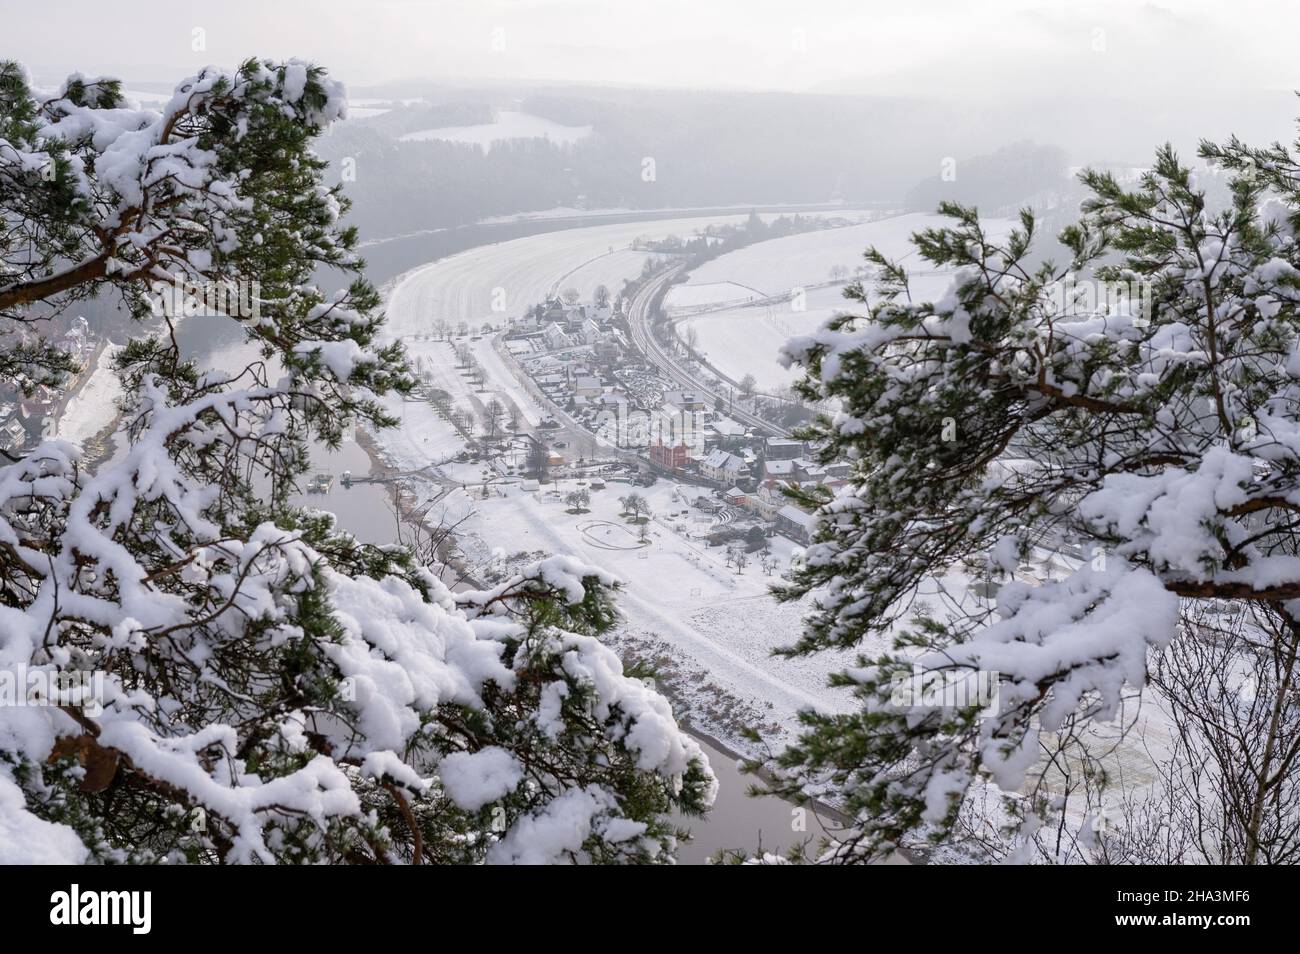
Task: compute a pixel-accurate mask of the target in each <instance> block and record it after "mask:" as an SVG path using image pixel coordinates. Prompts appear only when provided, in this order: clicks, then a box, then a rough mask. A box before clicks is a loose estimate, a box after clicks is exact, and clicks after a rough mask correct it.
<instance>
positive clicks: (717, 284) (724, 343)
mask: <svg viewBox="0 0 1300 954" xmlns="http://www.w3.org/2000/svg"><path fill="white" fill-rule="evenodd" d="M948 221H949V220H947V219H944V218H943V217H942V216H937V215H927V214H921V213H913V214H908V215H900V216H895V217H893V218H888V219H882V220H880V221H877V222H869V223H867V224H865V225H854V226H847V227H845V228H841V229H831V230H828V231H824V232H809V233H804V234H801V235H792V236H788V237H786V238H780V239H773V240H771V241H768V242H759V243H757V244H755V245H751V246H748V247H747V248H742V249H738V250H736V251H734V252H729V253H728V254H726V255H722V256H720V257H718V258H716V259H714V260H713V261H711V262H706V263H705V264H704V265H702V266H701V267H700V268H698V269H696V270H695V271H693V272H692V273H691V275H690V279H689V280H688V281H687V282H686V283H685V284H682V285H676V286H674V287H673V289H672V290H671V291H670V292H669V293H668V296H667V299H666V301H665V306H666V308H667V311H668V313H669V314H674V313H676V314H678V315H689V316H690V317H687V318H684V319H683V320H682V322H681V323H680V325H679V327H678V333H679V334H684V333H685V330H686V328H692V329H694V331H695V333H696V334H697V335H698V338H699V348H700V350H701V351H702V352H703V353H704V356H705V358H706V360H707V361H708V362H709V363H710V364H711V365H713V366H714V367H715V368H717V369H718V370H719V371H721V372H722V373H723V374H725V375H727V376H728V377H730V378H732V379H733V380H740V379H741V378H743V377H744V376H745V375H746V374H752V375H754V378H755V380H757V382H758V386H759V388H760V389H762V390H768V391H770V390H774V389H778V388H781V387H784V386H787V385H789V384H792V383H793V382H794V381H795V380H796V379H797V378H798V377H799V372H798V370H797V369H796V370H790V369H787V368H784V367H782V366H781V364H780V362H779V360H778V356H779V354H780V351H781V347H782V346H783V345H784V344H785V343H786V341H788V340H789V339H790V338H792V337H795V336H796V335H805V334H810V333H811V332H813V331H816V330H817V329H818V328H819V327H821V326H822V325H823V324H825V323H826V321H827V320H829V319H830V318H831V317H832V316H834V315H836V314H838V313H840V312H843V311H852V310H853V308H854V305H855V304H856V303H854V302H850V301H846V300H845V298H844V295H843V288H844V285H843V283H837V284H828V283H829V282H830V273H831V269H832V268H834V267H836V266H842V267H844V268H845V269H847V270H848V271H849V272H850V273H852V272H854V271H855V270H857V269H858V268H859V267H860V266H861V265H862V264H863V260H862V253H863V251H864V250H865V249H866V248H867V247H868V246H870V245H875V246H877V247H878V248H880V249H881V250H882V251H884V252H885V254H886V255H888V256H890V257H891V258H895V259H898V260H900V261H902V262H904V263H905V264H906V265H909V266H911V267H913V268H917V269H918V270H917V271H916V272H915V273H914V274H913V276H912V290H913V295H914V297H916V298H918V299H920V300H925V299H934V298H937V297H939V296H940V295H942V294H943V293H944V291H946V290H947V288H948V285H949V284H950V283H951V280H952V278H951V276H950V275H947V274H940V273H934V272H929V271H924V270H920V269H919V266H920V265H922V264H923V263H921V262H920V261H919V260H918V258H917V257H916V255H915V253H914V252H913V251H912V248H911V246H910V245H909V244H908V238H909V236H911V235H912V233H914V232H916V231H918V230H920V229H924V228H930V227H933V226H937V225H940V224H945V223H947V222H948ZM986 224H987V226H988V228H989V231H990V233H991V234H993V235H1000V234H1005V232H1006V230H1007V229H1008V228H1009V227H1010V225H1011V223H1010V222H1009V221H1006V220H995V219H990V220H989V221H988V222H987V223H986ZM818 286H820V287H818ZM795 288H801V289H804V291H803V293H802V295H801V296H800V297H796V298H791V297H790V296H791V292H792V290H793V289H795ZM773 297H777V298H778V299H779V300H776V301H768V300H764V299H768V298H773ZM746 302H748V304H746ZM711 305H712V306H717V307H716V309H711V310H705V311H703V312H702V313H700V314H692V312H693V311H694V310H696V309H700V308H708V307H709V306H711Z"/></svg>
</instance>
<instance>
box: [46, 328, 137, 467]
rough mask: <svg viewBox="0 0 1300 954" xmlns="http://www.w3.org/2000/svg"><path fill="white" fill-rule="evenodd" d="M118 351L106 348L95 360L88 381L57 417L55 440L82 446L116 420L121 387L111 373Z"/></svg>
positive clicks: (110, 346) (110, 347) (111, 347)
mask: <svg viewBox="0 0 1300 954" xmlns="http://www.w3.org/2000/svg"><path fill="white" fill-rule="evenodd" d="M119 350H120V349H119V348H117V347H115V346H113V345H109V346H107V347H105V348H104V349H103V351H101V352H100V355H99V360H98V362H97V363H96V364H95V367H94V368H93V369H92V370H91V371H90V377H89V378H88V379H87V380H86V382H85V383H84V384H83V385H82V386H81V388H80V390H78V391H77V393H76V394H74V395H73V396H72V397H71V398H69V399H68V404H67V407H66V408H64V411H63V413H62V414H61V415H60V416H59V420H58V425H57V426H58V432H57V435H56V436H57V437H58V438H59V439H60V440H65V441H71V442H72V443H74V444H78V445H80V444H84V443H85V442H86V441H88V440H90V439H91V438H92V437H94V436H95V435H96V434H98V433H100V431H102V430H104V428H106V427H108V426H109V425H110V424H111V423H113V418H115V417H116V416H117V404H116V401H117V399H118V398H119V397H121V395H122V385H121V382H119V381H118V378H117V375H116V374H114V373H113V368H112V362H113V356H114V355H116V354H117V352H118V351H119Z"/></svg>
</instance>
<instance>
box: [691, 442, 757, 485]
mask: <svg viewBox="0 0 1300 954" xmlns="http://www.w3.org/2000/svg"><path fill="white" fill-rule="evenodd" d="M700 473H701V474H703V475H704V476H705V477H707V478H708V479H709V480H716V481H717V482H718V483H720V484H734V483H735V482H736V481H737V480H739V479H740V478H741V476H742V475H744V476H748V474H749V468H748V467H746V466H745V462H744V461H743V460H741V459H740V458H739V457H737V456H736V455H735V454H731V453H728V452H727V451H724V450H715V451H713V452H711V453H710V454H708V455H707V456H706V457H704V458H703V459H702V460H701V461H700Z"/></svg>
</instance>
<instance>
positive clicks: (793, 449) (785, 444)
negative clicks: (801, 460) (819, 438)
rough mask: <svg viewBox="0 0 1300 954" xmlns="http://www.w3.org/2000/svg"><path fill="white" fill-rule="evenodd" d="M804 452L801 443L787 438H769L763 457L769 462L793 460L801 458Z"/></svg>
mask: <svg viewBox="0 0 1300 954" xmlns="http://www.w3.org/2000/svg"><path fill="white" fill-rule="evenodd" d="M805 452H806V451H805V448H804V444H803V441H797V440H794V439H793V438H789V437H769V438H768V439H767V446H766V454H765V455H764V456H765V457H766V459H767V460H769V461H773V460H794V459H795V458H796V457H802V456H803V455H804V453H805Z"/></svg>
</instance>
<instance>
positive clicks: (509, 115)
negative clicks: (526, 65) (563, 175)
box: [401, 109, 591, 149]
mask: <svg viewBox="0 0 1300 954" xmlns="http://www.w3.org/2000/svg"><path fill="white" fill-rule="evenodd" d="M590 135H591V127H590V126H564V125H561V124H560V123H557V122H554V121H552V120H550V119H545V118H543V117H542V116H534V115H532V114H531V113H519V112H513V111H511V110H508V109H503V110H500V111H499V112H498V113H497V117H496V122H494V123H479V124H477V125H474V126H443V127H441V128H439V129H421V130H419V131H418V132H413V133H407V134H406V135H405V136H402V138H401V141H402V142H420V141H424V140H429V139H444V140H447V141H449V142H463V143H469V144H470V145H474V146H482V147H483V148H484V149H491V148H492V144H493V143H496V142H501V141H502V140H506V139H549V140H550V141H551V142H553V143H556V144H557V145H569V144H572V143H575V142H577V141H578V140H579V139H586V138H587V137H588V136H590Z"/></svg>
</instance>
